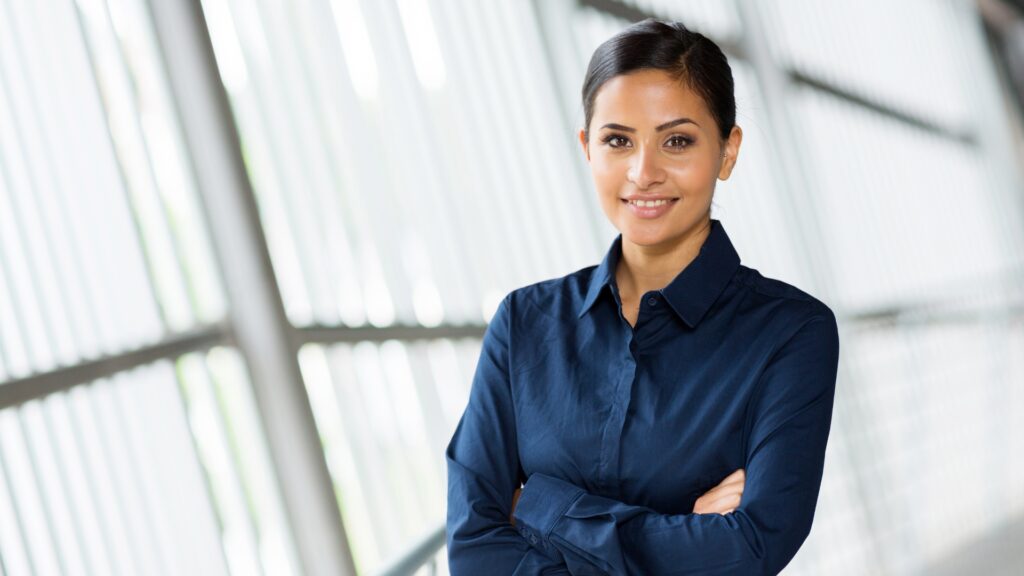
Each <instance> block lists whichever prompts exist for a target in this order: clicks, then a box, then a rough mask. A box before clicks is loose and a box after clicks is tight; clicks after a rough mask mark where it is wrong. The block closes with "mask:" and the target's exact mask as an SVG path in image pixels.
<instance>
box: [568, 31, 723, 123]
mask: <svg viewBox="0 0 1024 576" xmlns="http://www.w3.org/2000/svg"><path fill="white" fill-rule="evenodd" d="M650 68H654V69H658V70H664V71H666V72H668V73H669V74H670V75H671V76H672V77H673V78H675V79H677V80H679V81H681V82H683V83H685V84H686V85H687V86H688V87H689V88H690V89H691V90H693V91H694V92H696V93H697V94H698V95H699V96H700V97H701V98H702V99H703V100H704V103H705V104H706V105H707V107H708V110H710V112H711V116H712V117H713V118H714V119H715V122H716V123H717V124H718V131H719V135H720V138H721V140H723V141H724V140H727V139H728V138H729V132H730V131H732V127H733V125H734V124H736V96H735V94H734V93H733V79H732V68H730V67H729V61H728V60H727V59H726V57H725V54H723V53H722V50H721V48H719V47H718V45H717V44H715V43H714V42H712V41H711V40H710V39H708V38H707V37H706V36H704V35H703V34H701V33H699V32H694V31H692V30H689V29H687V28H686V26H684V25H683V23H682V22H662V21H660V20H655V19H654V18H647V19H646V20H641V21H640V22H636V23H634V24H631V25H630V26H628V27H626V28H625V29H623V30H622V31H621V32H619V33H618V34H616V35H615V36H612V37H611V38H609V39H608V40H605V41H604V42H603V43H602V44H601V45H600V46H598V47H597V49H596V50H594V55H593V56H591V58H590V65H589V66H588V67H587V75H586V77H585V78H584V79H583V113H584V124H583V129H584V131H585V134H586V138H587V140H588V141H589V140H590V120H591V118H593V116H594V100H595V99H596V97H597V92H598V90H600V88H601V86H603V85H604V83H605V82H607V81H608V80H611V79H612V78H614V77H616V76H619V75H621V74H628V73H629V72H634V71H637V70H641V69H650Z"/></svg>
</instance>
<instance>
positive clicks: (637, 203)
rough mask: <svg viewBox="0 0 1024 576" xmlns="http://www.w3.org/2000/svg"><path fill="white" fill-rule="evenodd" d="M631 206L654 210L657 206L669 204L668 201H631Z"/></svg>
mask: <svg viewBox="0 0 1024 576" xmlns="http://www.w3.org/2000/svg"><path fill="white" fill-rule="evenodd" d="M629 203H630V204H632V205H634V206H640V207H642V208H654V207H655V206H662V205H664V204H668V203H669V201H668V200H646V201H644V200H630V201H629Z"/></svg>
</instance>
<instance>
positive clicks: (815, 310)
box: [734, 264, 835, 322]
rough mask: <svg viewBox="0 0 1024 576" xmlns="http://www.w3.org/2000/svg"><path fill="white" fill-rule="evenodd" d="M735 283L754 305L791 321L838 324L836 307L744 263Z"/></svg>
mask: <svg viewBox="0 0 1024 576" xmlns="http://www.w3.org/2000/svg"><path fill="white" fill-rule="evenodd" d="M734 282H736V283H737V284H738V285H739V288H740V290H741V291H742V292H743V293H744V296H746V298H747V299H748V300H749V301H750V304H751V305H754V306H759V307H769V308H771V309H774V310H777V311H778V314H779V315H783V316H785V317H786V319H787V320H789V321H800V320H805V321H810V320H813V319H815V318H820V319H830V320H831V321H833V322H834V321H835V313H834V312H833V311H832V308H831V307H829V305H828V304H826V303H825V302H823V301H822V300H821V299H819V298H818V297H816V296H814V295H813V294H811V293H809V292H807V291H805V290H804V289H801V288H798V287H797V286H794V285H793V284H790V283H788V282H785V281H783V280H779V279H777V278H770V277H768V276H765V275H763V274H761V272H760V271H758V270H757V269H755V268H750V267H748V266H744V265H742V264H741V265H740V268H739V270H738V271H737V273H736V276H735V278H734Z"/></svg>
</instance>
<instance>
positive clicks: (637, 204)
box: [619, 198, 679, 220]
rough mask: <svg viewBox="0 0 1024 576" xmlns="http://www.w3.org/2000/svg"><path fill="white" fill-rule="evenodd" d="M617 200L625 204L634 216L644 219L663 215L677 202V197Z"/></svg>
mask: <svg viewBox="0 0 1024 576" xmlns="http://www.w3.org/2000/svg"><path fill="white" fill-rule="evenodd" d="M619 201H620V202H622V203H623V204H625V205H626V207H627V208H629V211H630V212H632V213H633V215H634V216H636V217H638V218H643V219H645V220H646V219H651V218H659V217H661V216H664V215H665V214H666V213H668V212H669V211H670V210H671V209H672V207H673V206H675V205H676V204H678V203H679V198H659V199H657V200H627V199H625V198H620V199H619Z"/></svg>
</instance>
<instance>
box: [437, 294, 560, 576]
mask: <svg viewBox="0 0 1024 576" xmlns="http://www.w3.org/2000/svg"><path fill="white" fill-rule="evenodd" d="M508 306H509V297H508V296H506V297H505V299H504V300H503V301H502V302H501V304H500V305H499V306H498V310H497V312H495V314H494V318H493V319H492V320H491V322H490V324H489V325H488V326H487V332H486V333H485V335H484V339H483V345H482V349H481V351H480V360H479V362H478V363H477V368H476V373H475V375H474V377H473V384H472V388H471V391H470V395H469V404H468V405H467V406H466V411H465V412H464V413H463V415H462V419H461V420H460V421H459V424H458V426H457V427H456V428H455V433H454V435H453V436H452V439H451V441H450V442H449V444H448V447H447V449H446V450H445V456H446V458H447V460H448V523H447V544H448V567H449V570H450V572H451V574H452V575H453V576H462V575H470V576H472V575H476V574H496V575H503V574H523V575H530V576H534V575H537V574H568V571H567V570H566V566H565V563H564V562H563V561H562V559H561V555H560V554H559V553H558V552H557V551H556V550H554V549H553V548H549V547H546V546H544V545H543V544H542V543H537V545H533V546H531V543H530V542H529V541H527V539H526V538H525V537H524V536H523V535H522V534H521V533H520V532H519V531H517V530H516V529H515V528H513V527H512V524H511V522H510V519H509V513H510V509H511V506H512V494H513V493H514V492H515V490H516V488H518V487H519V484H520V480H521V474H522V472H521V471H520V464H519V451H518V447H517V444H516V429H515V414H514V412H513V406H512V395H511V389H510V380H509V366H508V334H509V310H508Z"/></svg>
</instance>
